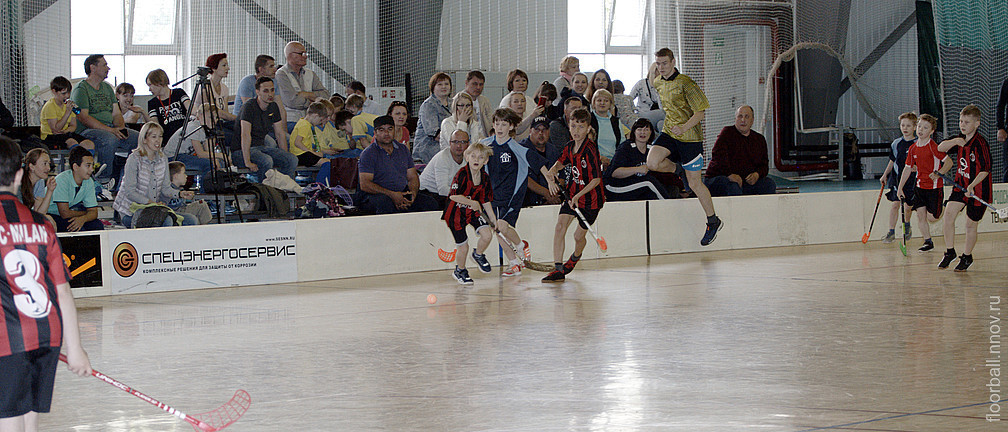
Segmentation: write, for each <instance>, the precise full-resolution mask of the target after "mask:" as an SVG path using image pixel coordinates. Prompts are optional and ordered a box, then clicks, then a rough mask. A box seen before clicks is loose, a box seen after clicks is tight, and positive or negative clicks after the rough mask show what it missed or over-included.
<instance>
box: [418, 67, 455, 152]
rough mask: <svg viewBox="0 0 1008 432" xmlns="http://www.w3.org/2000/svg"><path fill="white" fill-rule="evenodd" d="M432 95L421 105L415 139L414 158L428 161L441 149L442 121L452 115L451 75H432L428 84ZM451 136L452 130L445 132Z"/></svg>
mask: <svg viewBox="0 0 1008 432" xmlns="http://www.w3.org/2000/svg"><path fill="white" fill-rule="evenodd" d="M427 86H428V88H429V89H430V96H429V97H427V99H426V100H424V101H423V104H421V105H420V111H419V113H418V114H417V128H416V135H415V136H416V137H415V139H414V140H413V159H414V160H417V161H420V163H427V162H429V161H430V160H431V158H432V157H434V154H436V153H437V152H439V151H441V145H440V142H441V122H443V121H444V119H446V118H448V117H450V116H451V114H452V113H451V112H450V111H448V99H449V98H448V96H449V95H451V91H452V81H451V77H450V76H448V74H446V73H444V72H438V73H436V74H434V75H433V76H431V79H430V82H428V84H427ZM445 133H447V134H448V136H451V132H445Z"/></svg>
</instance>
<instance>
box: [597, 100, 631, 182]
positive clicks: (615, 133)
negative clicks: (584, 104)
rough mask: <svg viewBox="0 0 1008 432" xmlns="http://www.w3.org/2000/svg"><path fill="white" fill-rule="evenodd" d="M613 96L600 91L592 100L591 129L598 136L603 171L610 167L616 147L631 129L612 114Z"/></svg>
mask: <svg viewBox="0 0 1008 432" xmlns="http://www.w3.org/2000/svg"><path fill="white" fill-rule="evenodd" d="M612 106H613V96H612V93H609V91H608V90H606V89H598V90H596V91H595V93H594V97H593V98H592V116H591V127H592V128H594V129H595V131H596V132H597V134H598V136H597V137H596V139H595V140H596V144H598V151H599V157H600V158H601V161H602V169H603V170H605V168H606V167H608V166H609V161H610V160H611V159H612V157H613V155H614V154H616V145H617V144H619V143H620V142H622V141H623V139H624V138H625V137H626V135H627V132H629V129H627V128H626V126H623V124H622V123H620V121H619V116H617V115H616V114H615V113H613V112H612Z"/></svg>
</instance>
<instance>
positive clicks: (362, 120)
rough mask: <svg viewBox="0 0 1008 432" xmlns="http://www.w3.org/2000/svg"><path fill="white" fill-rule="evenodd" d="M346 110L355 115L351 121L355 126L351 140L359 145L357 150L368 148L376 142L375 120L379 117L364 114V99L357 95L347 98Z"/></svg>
mask: <svg viewBox="0 0 1008 432" xmlns="http://www.w3.org/2000/svg"><path fill="white" fill-rule="evenodd" d="M346 110H347V111H350V112H351V113H353V115H354V116H353V119H351V120H350V124H351V125H353V134H352V135H351V136H350V138H351V139H352V140H353V141H354V142H355V143H356V144H357V148H362V149H363V148H367V147H368V146H369V145H371V142H372V141H374V120H375V119H376V118H378V116H376V115H374V114H371V113H366V112H364V98H363V97H361V96H360V95H356V94H353V95H350V97H348V98H347V101H346Z"/></svg>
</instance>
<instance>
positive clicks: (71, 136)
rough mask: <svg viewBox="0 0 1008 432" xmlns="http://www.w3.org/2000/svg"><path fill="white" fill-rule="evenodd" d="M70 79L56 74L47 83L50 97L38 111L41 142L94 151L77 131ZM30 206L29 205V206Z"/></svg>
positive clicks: (92, 144)
mask: <svg viewBox="0 0 1008 432" xmlns="http://www.w3.org/2000/svg"><path fill="white" fill-rule="evenodd" d="M70 87H71V86H70V80H68V79H66V78H65V77H62V76H58V77H56V78H53V80H52V81H51V82H50V83H49V90H50V91H52V95H53V97H52V99H49V100H48V101H46V103H45V105H43V106H42V112H40V113H39V120H40V123H41V127H40V128H39V129H40V131H41V138H42V142H44V143H45V144H46V145H47V146H49V148H52V149H71V148H74V147H76V146H78V145H80V146H82V147H84V148H86V149H88V150H91V151H92V153H94V143H93V142H92V141H91V140H89V139H87V138H85V137H84V136H83V135H81V134H78V133H77V115H76V114H74V112H73V111H74V108H76V107H77V105H75V104H74V103H73V101H72V100H70ZM29 207H31V206H29Z"/></svg>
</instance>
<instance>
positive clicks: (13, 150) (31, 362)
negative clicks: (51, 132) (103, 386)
mask: <svg viewBox="0 0 1008 432" xmlns="http://www.w3.org/2000/svg"><path fill="white" fill-rule="evenodd" d="M20 168H21V149H20V148H19V147H18V145H17V144H15V143H14V142H13V141H11V140H9V139H7V138H0V207H2V211H0V255H2V259H3V263H4V268H5V269H6V271H5V273H6V275H5V276H4V277H2V278H0V310H2V314H0V316H2V317H3V318H4V322H5V324H4V325H2V326H0V431H4V432H6V431H28V432H35V431H37V430H38V413H44V412H49V407H50V404H51V402H52V389H53V383H54V381H55V379H56V363H57V361H58V360H59V354H60V346H61V345H62V344H64V343H65V344H66V347H67V364H68V365H69V367H70V370H71V371H72V372H74V373H76V374H78V375H81V376H84V375H88V374H90V373H91V363H90V361H89V360H88V356H87V353H85V352H84V349H83V348H81V341H80V330H79V329H78V327H77V308H76V306H75V304H74V300H73V295H72V294H71V293H70V283H69V281H70V274H69V272H68V271H67V268H66V265H65V264H64V263H63V251H62V250H61V249H60V245H59V240H58V239H57V238H56V232H55V231H54V230H53V229H52V227H50V226H49V224H47V223H46V219H45V216H42V215H41V214H39V213H36V212H34V211H32V210H31V209H29V208H28V207H25V205H24V204H22V203H21V201H20V200H18V199H17V197H16V196H15V195H14V194H15V192H17V189H18V187H19V186H20V185H21V180H22V175H23V171H22V170H21V169H20Z"/></svg>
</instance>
